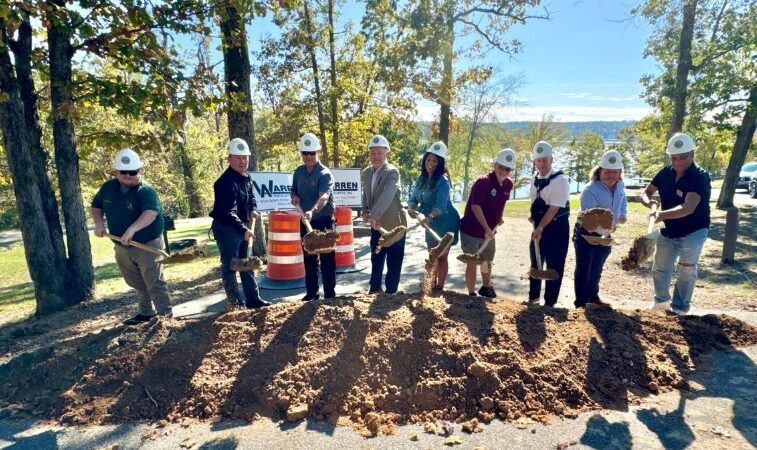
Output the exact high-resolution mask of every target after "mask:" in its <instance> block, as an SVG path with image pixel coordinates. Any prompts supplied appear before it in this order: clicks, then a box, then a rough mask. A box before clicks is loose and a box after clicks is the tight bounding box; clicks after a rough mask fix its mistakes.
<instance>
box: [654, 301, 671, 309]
mask: <svg viewBox="0 0 757 450" xmlns="http://www.w3.org/2000/svg"><path fill="white" fill-rule="evenodd" d="M669 307H670V300H668V301H667V302H658V301H656V300H655V302H654V303H652V305H651V306H650V307H649V309H650V310H652V311H665V310H667V309H668V308H669Z"/></svg>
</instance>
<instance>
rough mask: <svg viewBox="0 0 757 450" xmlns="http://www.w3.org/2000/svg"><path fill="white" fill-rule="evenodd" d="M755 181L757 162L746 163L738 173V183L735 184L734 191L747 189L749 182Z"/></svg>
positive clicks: (756, 177)
mask: <svg viewBox="0 0 757 450" xmlns="http://www.w3.org/2000/svg"><path fill="white" fill-rule="evenodd" d="M755 179H757V161H753V162H750V163H746V164H744V165H743V166H742V167H741V172H739V181H737V182H736V189H739V188H741V189H747V190H748V189H749V182H750V181H752V180H755Z"/></svg>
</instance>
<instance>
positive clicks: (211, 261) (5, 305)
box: [0, 224, 218, 321]
mask: <svg viewBox="0 0 757 450" xmlns="http://www.w3.org/2000/svg"><path fill="white" fill-rule="evenodd" d="M208 227H209V224H200V225H197V224H192V225H184V226H182V225H178V226H177V229H176V231H171V232H169V234H168V239H169V240H176V239H189V238H194V239H197V240H198V243H200V244H205V245H206V248H207V252H206V253H207V255H206V256H205V257H203V258H197V259H195V260H193V261H190V262H187V263H182V264H177V265H167V266H165V267H164V276H165V278H166V282H168V283H169V285H171V284H175V283H178V282H181V281H184V280H187V279H196V278H200V277H201V276H202V275H204V274H206V273H208V272H209V271H211V270H213V269H215V268H216V267H217V266H218V247H217V246H216V244H215V242H206V241H207V231H208ZM90 243H91V245H92V264H93V265H94V266H95V283H96V286H97V296H98V297H101V298H102V297H111V296H115V295H121V294H124V293H126V292H128V291H129V290H130V289H131V288H130V287H129V286H127V285H126V282H125V281H124V280H123V277H122V276H121V272H120V271H119V270H118V265H117V264H116V262H115V252H114V250H113V245H114V244H113V242H111V241H110V239H105V238H97V237H95V236H94V235H93V234H91V233H90ZM0 273H3V278H2V280H0V316H1V317H3V321H5V320H6V319H12V318H18V317H20V316H27V315H30V314H33V313H34V310H35V308H36V304H35V299H34V285H33V284H32V282H31V277H30V276H29V271H28V270H27V267H26V257H25V255H24V246H23V244H22V243H20V242H19V243H17V244H14V245H12V246H10V248H9V249H8V250H4V251H2V252H0Z"/></svg>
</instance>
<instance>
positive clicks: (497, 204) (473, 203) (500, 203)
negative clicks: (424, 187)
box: [460, 148, 515, 298]
mask: <svg viewBox="0 0 757 450" xmlns="http://www.w3.org/2000/svg"><path fill="white" fill-rule="evenodd" d="M514 168H515V151H513V150H512V149H509V148H506V149H504V150H501V151H500V152H499V153H497V157H496V158H495V159H494V163H493V164H492V171H491V172H489V173H488V174H486V175H482V176H480V177H479V178H478V179H477V180H476V181H475V182H474V183H473V187H472V188H471V192H470V196H468V202H467V203H466V204H465V212H464V213H463V218H462V220H460V246H461V247H462V250H463V253H469V254H473V253H477V252H478V251H479V249H480V248H481V245H482V244H483V243H484V242H486V240H487V239H489V238H492V239H490V240H491V242H488V243H487V245H486V248H485V249H483V250H482V251H481V258H482V259H483V260H484V263H483V264H481V280H482V282H483V285H482V286H481V289H479V290H478V294H479V295H481V296H483V297H489V298H494V297H496V296H497V293H496V292H494V286H492V275H491V264H492V261H494V253H495V251H496V250H495V246H494V240H493V237H494V233H495V231H494V228H495V227H497V226H498V225H500V224H502V222H503V221H504V213H505V203H507V200H509V199H510V192H511V191H512V189H513V182H512V180H510V178H508V176H509V175H510V172H511V171H512V170H513V169H514ZM477 265H478V263H477V262H467V263H466V265H465V284H466V286H467V287H468V295H470V296H475V295H476V266H477Z"/></svg>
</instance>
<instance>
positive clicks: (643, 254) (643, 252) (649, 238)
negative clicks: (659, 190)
mask: <svg viewBox="0 0 757 450" xmlns="http://www.w3.org/2000/svg"><path fill="white" fill-rule="evenodd" d="M655 212H657V203H655V204H654V205H652V213H655ZM654 222H655V218H654V216H652V215H650V216H649V223H648V224H647V234H645V235H642V236H639V237H637V238H636V239H634V240H633V244H632V245H631V249H630V250H628V256H626V257H624V258H623V259H621V260H620V265H621V267H622V268H623V270H632V269H636V268H638V267H639V265H640V264H641V263H643V262H644V261H646V260H647V259H649V257H651V256H652V255H653V254H654V251H655V246H656V245H657V238H658V237H659V236H660V231H659V230H654ZM653 230H654V231H653Z"/></svg>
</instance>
